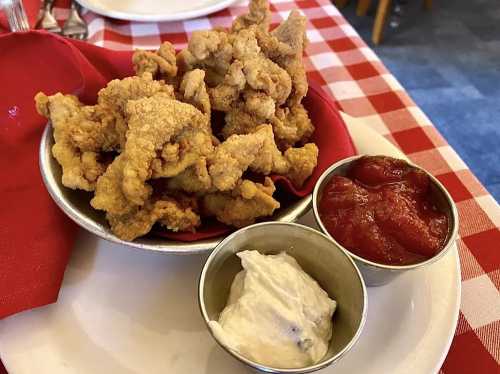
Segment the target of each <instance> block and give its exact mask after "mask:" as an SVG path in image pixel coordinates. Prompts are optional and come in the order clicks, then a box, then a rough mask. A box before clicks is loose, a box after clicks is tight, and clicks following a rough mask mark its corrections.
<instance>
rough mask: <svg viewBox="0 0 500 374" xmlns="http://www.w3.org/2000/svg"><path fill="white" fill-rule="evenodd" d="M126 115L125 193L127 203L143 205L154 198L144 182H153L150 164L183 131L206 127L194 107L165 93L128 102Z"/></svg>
mask: <svg viewBox="0 0 500 374" xmlns="http://www.w3.org/2000/svg"><path fill="white" fill-rule="evenodd" d="M126 111H127V117H128V126H129V130H128V132H127V142H126V143H125V149H124V151H123V155H124V158H125V165H124V168H123V192H124V194H125V196H127V199H128V200H130V201H132V202H134V203H135V204H136V205H142V204H144V202H145V201H146V200H147V199H148V197H149V196H150V194H151V187H150V186H148V185H147V184H146V183H145V182H146V180H148V179H149V178H151V163H152V161H153V160H154V159H155V158H156V155H157V152H161V151H162V149H163V147H164V146H165V145H166V144H168V143H169V142H170V139H171V138H172V137H174V136H175V135H177V134H179V133H180V132H181V131H182V130H183V129H184V128H186V127H188V128H196V127H203V126H206V123H205V118H204V116H203V114H201V112H200V111H199V110H197V109H196V108H195V107H193V106H192V105H189V104H186V103H182V102H180V101H177V100H173V99H172V98H170V96H169V95H167V94H164V93H159V94H156V95H155V96H152V97H147V98H142V99H138V100H129V101H128V103H127V106H126ZM210 144H211V139H210Z"/></svg>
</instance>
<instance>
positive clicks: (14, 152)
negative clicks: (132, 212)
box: [0, 31, 354, 318]
mask: <svg viewBox="0 0 500 374" xmlns="http://www.w3.org/2000/svg"><path fill="white" fill-rule="evenodd" d="M0 51H1V56H2V58H1V59H0V82H1V84H2V86H1V87H2V95H1V96H0V180H1V181H2V183H1V184H0V199H1V201H0V202H1V209H0V277H1V278H0V318H1V317H5V316H8V315H10V314H13V313H17V312H20V311H22V310H25V309H30V308H33V307H36V306H40V305H45V304H48V303H52V302H54V301H56V299H57V294H58V292H59V288H60V285H61V281H62V277H63V274H64V269H65V267H66V264H67V261H68V257H69V254H70V249H71V247H72V245H73V241H74V237H75V233H76V227H75V225H74V224H73V223H72V222H71V221H70V220H69V219H67V218H66V217H65V216H64V215H63V213H62V212H61V211H60V210H59V209H58V208H57V207H56V205H55V204H54V203H53V202H52V200H51V199H50V197H49V195H48V193H47V191H46V190H45V187H44V186H43V183H42V180H41V177H40V173H39V170H38V145H39V141H40V136H41V134H42V131H43V128H44V126H45V123H46V119H45V118H43V117H41V116H39V115H38V114H37V113H36V110H35V106H34V101H33V96H34V95H35V94H36V93H37V92H38V91H43V92H45V93H46V94H53V93H55V92H58V91H61V92H63V93H68V94H69V93H71V94H76V95H78V96H79V97H80V99H81V100H82V101H83V102H86V103H89V104H92V103H94V102H95V99H96V95H97V91H98V90H99V89H100V88H101V87H103V86H105V84H106V83H107V82H108V81H109V80H111V79H114V78H123V77H125V76H129V75H131V74H133V69H132V66H131V53H132V52H129V51H125V52H124V51H111V50H107V49H103V48H100V47H96V46H93V45H90V44H87V43H84V42H78V41H73V40H71V41H70V40H67V39H64V38H61V37H59V36H56V35H53V34H48V33H45V32H43V31H30V32H27V33H17V34H5V35H0ZM305 105H306V107H307V108H308V109H309V111H310V114H311V117H312V120H313V122H314V123H315V124H316V126H317V130H316V133H315V138H314V140H315V142H316V143H317V144H318V147H319V148H320V156H319V160H320V161H319V166H318V168H317V170H316V171H315V173H314V175H313V176H312V178H311V179H310V180H309V181H308V182H307V183H306V185H305V187H304V188H303V189H301V190H299V191H297V190H292V189H291V188H290V186H287V185H288V183H287V182H286V181H284V180H283V179H282V178H278V177H276V178H275V180H276V182H277V184H278V185H281V186H282V187H284V188H287V189H288V190H289V191H290V192H292V193H295V194H296V195H297V196H304V195H305V194H307V193H309V192H310V191H311V190H312V188H313V186H314V182H315V180H316V179H317V177H319V175H320V174H321V172H322V171H323V170H324V169H325V168H326V167H328V165H329V164H331V163H332V162H334V161H336V160H338V159H340V158H343V157H347V156H350V155H352V154H354V147H353V145H352V143H351V140H350V138H349V135H348V133H347V131H346V128H345V126H344V124H343V122H342V120H341V118H340V117H339V115H338V112H337V110H336V108H335V106H334V104H333V102H332V101H331V100H330V99H329V98H328V96H327V95H326V94H325V93H324V92H323V91H322V90H321V89H320V88H318V87H316V86H315V85H312V87H311V90H310V94H309V95H308V97H307V98H306V100H305ZM208 231H209V234H210V235H211V236H213V235H218V234H219V233H218V232H216V231H214V229H213V228H212V229H209V230H208Z"/></svg>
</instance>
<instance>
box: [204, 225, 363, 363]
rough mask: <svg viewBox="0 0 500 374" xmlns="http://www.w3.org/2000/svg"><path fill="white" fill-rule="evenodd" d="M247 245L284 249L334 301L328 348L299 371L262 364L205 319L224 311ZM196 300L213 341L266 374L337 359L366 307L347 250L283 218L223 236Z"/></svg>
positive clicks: (208, 263)
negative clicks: (223, 340)
mask: <svg viewBox="0 0 500 374" xmlns="http://www.w3.org/2000/svg"><path fill="white" fill-rule="evenodd" d="M245 249H254V250H258V251H259V252H260V253H263V254H276V253H279V252H281V251H286V252H287V254H288V255H290V256H292V257H293V258H295V259H296V260H297V262H298V263H299V265H300V266H301V267H302V268H303V269H304V271H305V272H307V273H308V274H309V275H310V276H311V277H313V278H314V279H315V280H316V281H317V282H318V283H319V284H320V286H321V288H323V289H324V290H325V291H326V292H327V293H328V295H329V296H330V297H331V298H332V299H334V300H335V301H337V311H336V312H335V314H334V315H333V333H332V338H331V340H330V346H329V348H328V352H327V353H326V355H325V357H323V358H322V360H321V361H320V362H318V363H317V364H314V365H310V366H307V367H303V368H297V369H280V368H274V367H268V366H264V365H261V364H259V363H257V362H254V361H252V360H249V359H247V358H246V357H244V356H242V355H241V354H239V353H237V352H235V351H233V350H231V349H229V348H228V347H226V346H224V345H223V344H222V343H221V342H220V341H219V340H217V337H216V335H214V334H213V332H212V330H211V328H210V325H209V324H208V322H209V321H211V320H217V319H218V318H219V314H220V312H221V311H222V310H223V309H224V307H225V305H226V303H227V298H228V295H229V290H230V288H231V283H232V282H233V279H234V276H235V275H236V274H237V273H238V272H239V271H240V270H241V269H242V268H241V261H240V259H239V258H238V257H237V256H236V253H237V252H239V251H243V250H245ZM198 302H199V304H200V311H201V314H202V316H203V319H204V320H205V323H206V324H207V327H208V330H209V331H210V333H211V334H212V336H213V337H214V339H215V340H216V341H217V343H219V344H220V345H221V346H222V347H223V348H224V349H225V350H226V351H227V352H229V353H230V354H231V355H232V356H233V357H235V358H236V359H238V360H239V361H241V362H243V363H245V364H246V365H248V366H250V367H252V368H254V369H257V370H260V371H264V372H267V373H309V372H312V371H316V370H319V369H321V368H324V367H326V366H328V365H330V364H332V363H334V362H337V361H338V360H340V358H341V357H342V356H343V355H344V354H346V353H347V352H348V351H349V350H350V349H351V348H352V347H353V346H354V344H355V343H356V341H357V340H358V338H359V336H360V335H361V331H362V329H363V326H364V324H365V321H366V315H367V308H368V306H367V303H368V297H367V292H366V287H365V284H364V282H363V278H362V277H361V274H360V272H359V270H358V268H357V267H356V265H355V264H354V262H353V260H352V259H351V258H350V257H349V255H348V253H347V252H346V251H344V250H343V249H342V248H341V247H340V246H338V245H337V244H335V243H334V242H333V241H332V240H331V239H330V238H328V237H327V236H326V235H324V234H322V233H321V232H319V231H316V230H314V229H312V228H310V227H307V226H303V225H299V224H296V223H284V222H265V223H259V224H255V225H251V226H247V227H244V228H242V229H240V230H238V231H236V232H234V233H233V234H231V235H230V236H228V237H227V238H226V239H224V240H223V241H222V242H221V243H220V244H219V245H218V246H217V247H216V248H215V249H214V251H213V252H212V254H211V255H210V256H209V257H208V259H207V261H206V263H205V265H204V266H203V270H202V272H201V275H200V281H199V286H198Z"/></svg>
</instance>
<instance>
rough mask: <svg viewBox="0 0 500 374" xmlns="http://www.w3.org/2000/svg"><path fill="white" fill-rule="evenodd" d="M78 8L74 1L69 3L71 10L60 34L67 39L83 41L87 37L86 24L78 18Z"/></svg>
mask: <svg viewBox="0 0 500 374" xmlns="http://www.w3.org/2000/svg"><path fill="white" fill-rule="evenodd" d="M79 9H80V7H79V5H78V4H77V3H76V1H74V0H72V1H71V9H70V12H69V17H68V19H67V20H66V22H65V23H64V26H63V28H62V34H63V35H64V36H67V37H68V38H73V39H78V40H85V39H87V35H88V28H87V23H86V22H85V21H84V20H83V19H82V18H81V17H80V14H79V13H78V11H79Z"/></svg>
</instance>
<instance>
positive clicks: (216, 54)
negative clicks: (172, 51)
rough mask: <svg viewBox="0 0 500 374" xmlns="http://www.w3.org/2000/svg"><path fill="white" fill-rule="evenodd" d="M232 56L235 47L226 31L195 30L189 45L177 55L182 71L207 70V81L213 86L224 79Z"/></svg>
mask: <svg viewBox="0 0 500 374" xmlns="http://www.w3.org/2000/svg"><path fill="white" fill-rule="evenodd" d="M232 57H233V47H232V45H231V43H230V42H229V37H228V34H227V33H226V32H225V31H223V30H206V31H195V32H193V34H192V35H191V39H189V42H188V47H187V48H186V49H184V50H182V51H181V52H179V54H178V55H177V65H178V66H179V68H180V69H181V70H182V71H189V70H193V69H196V68H200V69H203V70H205V72H206V82H207V83H208V85H209V86H211V87H213V86H216V85H217V84H219V83H221V82H222V80H223V79H224V76H225V75H226V73H227V70H228V69H229V66H230V65H231V62H232V61H231V60H232Z"/></svg>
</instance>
